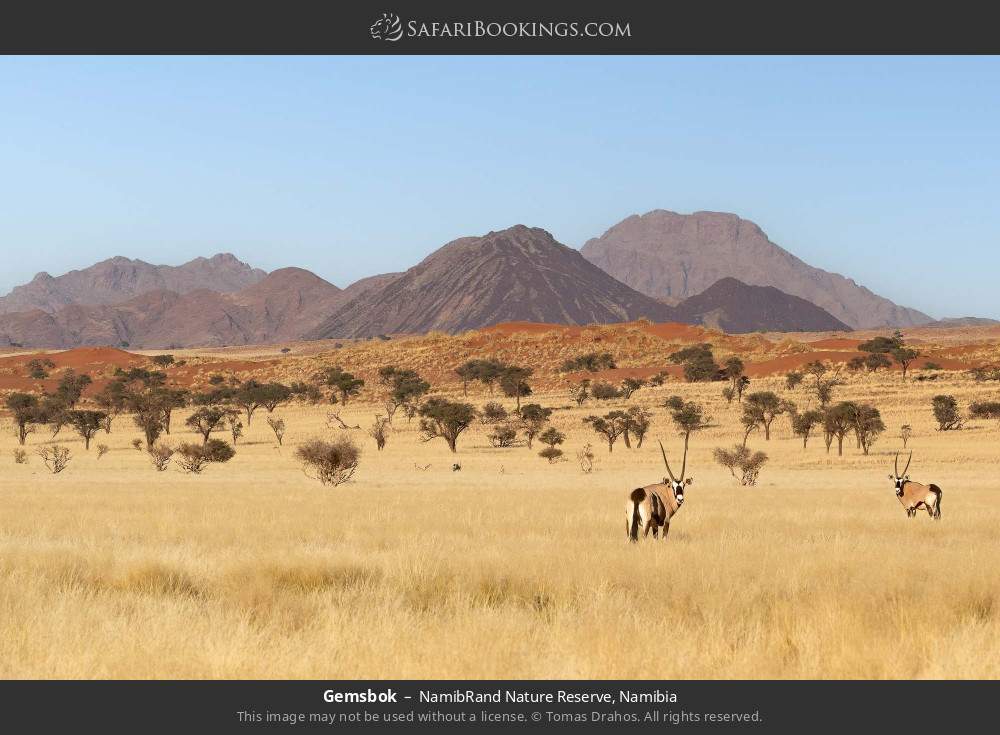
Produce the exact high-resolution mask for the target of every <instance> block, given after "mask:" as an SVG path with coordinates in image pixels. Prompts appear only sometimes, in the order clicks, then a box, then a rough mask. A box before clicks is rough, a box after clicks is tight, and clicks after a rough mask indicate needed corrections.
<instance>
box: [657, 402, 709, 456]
mask: <svg viewBox="0 0 1000 735" xmlns="http://www.w3.org/2000/svg"><path fill="white" fill-rule="evenodd" d="M663 405H664V408H667V409H669V410H670V419H671V421H673V422H674V427H675V428H676V429H677V433H678V434H679V435H680V436H683V437H684V448H685V449H687V445H688V441H689V440H690V438H691V435H692V434H694V433H695V432H698V431H702V430H703V429H707V428H708V427H709V426H711V425H712V424H711V419H710V418H709V417H708V416H706V415H705V410H704V408H702V406H701V405H700V404H697V403H695V402H694V401H685V400H684V399H683V398H681V397H680V396H670V398H668V399H667V400H666V402H665V403H664V404H663Z"/></svg>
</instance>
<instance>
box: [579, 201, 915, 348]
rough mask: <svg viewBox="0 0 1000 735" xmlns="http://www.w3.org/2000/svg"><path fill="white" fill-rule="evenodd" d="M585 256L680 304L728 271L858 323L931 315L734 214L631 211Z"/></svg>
mask: <svg viewBox="0 0 1000 735" xmlns="http://www.w3.org/2000/svg"><path fill="white" fill-rule="evenodd" d="M581 252H582V253H583V255H584V257H586V258H587V259H588V260H589V261H590V262H592V263H594V264H595V265H597V266H599V267H600V268H602V269H603V270H605V271H607V272H608V273H610V274H611V275H612V276H614V277H615V278H617V279H618V280H620V281H622V282H623V283H626V284H628V285H629V286H631V287H632V288H634V289H636V290H637V291H641V292H642V293H644V294H646V295H647V296H652V297H654V298H660V299H665V300H668V301H670V302H671V303H676V302H678V301H680V300H682V299H685V298H688V297H690V296H693V295H695V294H698V293H700V292H702V291H704V290H705V289H707V288H708V287H709V286H711V285H712V284H714V283H716V282H717V281H719V280H720V279H722V278H726V277H732V278H736V279H738V280H740V281H742V282H743V283H746V284H748V285H751V286H773V287H775V288H777V289H780V290H781V291H784V292H785V293H788V294H791V295H793V296H798V297H800V298H803V299H806V300H807V301H810V302H812V303H813V304H815V305H817V306H819V307H821V308H823V309H825V310H826V311H828V312H829V313H830V314H832V315H833V316H834V317H835V318H837V319H839V320H840V321H842V322H844V323H846V324H848V325H849V326H851V327H852V328H855V329H870V328H878V327H887V326H894V327H895V326H903V327H905V326H915V325H919V324H926V323H928V322H931V321H933V319H932V318H931V317H929V316H927V315H926V314H924V313H922V312H919V311H917V310H916V309H910V308H907V307H904V306H898V305H896V304H894V303H892V302H891V301H889V300H888V299H885V298H882V297H881V296H878V295H877V294H874V293H872V292H871V291H869V290H868V289H867V288H865V287H864V286H860V285H858V284H857V283H855V282H854V281H852V280H851V279H849V278H845V277H844V276H841V275H838V274H836V273H829V272H827V271H824V270H821V269H819V268H814V267H813V266H811V265H809V264H807V263H805V262H803V261H802V260H800V259H799V258H797V257H795V256H794V255H792V254H791V253H789V252H788V251H786V250H784V249H783V248H781V247H779V246H778V245H776V244H774V243H773V242H771V241H770V240H769V239H768V237H767V235H765V234H764V232H763V230H761V229H760V227H758V226H757V225H756V224H755V223H753V222H751V221H749V220H745V219H742V218H740V217H738V216H736V215H735V214H728V213H723V212H695V213H693V214H688V215H685V214H678V213H676V212H670V211H667V210H662V209H656V210H653V211H651V212H647V213H646V214H643V215H632V216H630V217H627V218H626V219H624V220H622V221H621V222H619V223H618V224H616V225H614V226H613V227H611V228H610V229H609V230H608V231H607V232H605V233H604V234H603V235H601V236H600V237H597V238H593V239H591V240H588V241H587V242H586V243H585V244H584V246H583V248H582V249H581Z"/></svg>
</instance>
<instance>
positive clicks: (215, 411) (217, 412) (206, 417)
mask: <svg viewBox="0 0 1000 735" xmlns="http://www.w3.org/2000/svg"><path fill="white" fill-rule="evenodd" d="M227 416H229V412H228V411H227V410H226V409H224V408H220V407H218V406H203V407H202V408H199V409H198V410H197V411H195V412H194V413H192V414H191V415H190V416H188V417H187V420H186V421H185V422H184V423H185V424H187V425H188V426H190V427H191V429H193V430H194V431H195V433H198V434H201V438H202V442H201V443H202V444H207V443H208V440H209V438H210V436H211V434H212V432H213V431H215V430H216V429H221V428H222V424H223V422H224V421H225V420H226V417H227Z"/></svg>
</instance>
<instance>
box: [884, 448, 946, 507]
mask: <svg viewBox="0 0 1000 735" xmlns="http://www.w3.org/2000/svg"><path fill="white" fill-rule="evenodd" d="M912 459H913V452H910V457H909V459H907V460H906V467H904V468H903V474H900V473H899V452H896V459H895V462H894V464H893V472H892V474H891V475H889V479H890V480H892V484H893V485H895V486H896V497H897V498H899V502H900V503H901V504H902V505H903V508H904V509H905V510H906V515H907V516H909V517H910V518H913V517H914V516H915V515H916V514H917V511H918V510H920V509H921V508H923V509H925V510H926V511H927V515H929V516H930V517H931V518H933V519H934V520H936V521H939V520H941V488H939V487H938V486H937V485H934V484H931V485H922V484H920V483H919V482H913V480H911V479H910V476H909V475H907V474H906V471H907V470H908V469H910V460H912Z"/></svg>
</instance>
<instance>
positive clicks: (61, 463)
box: [35, 444, 73, 475]
mask: <svg viewBox="0 0 1000 735" xmlns="http://www.w3.org/2000/svg"><path fill="white" fill-rule="evenodd" d="M35 454H37V455H38V456H39V457H41V458H42V462H44V463H45V467H46V468H48V470H49V472H51V473H52V474H53V475H58V474H59V473H60V472H62V471H63V470H64V469H66V465H68V464H69V462H70V460H71V459H73V456H72V455H71V454H70V451H69V447H63V446H59V445H58V444H56V445H54V446H51V447H41V448H40V449H38V450H36V451H35Z"/></svg>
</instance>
